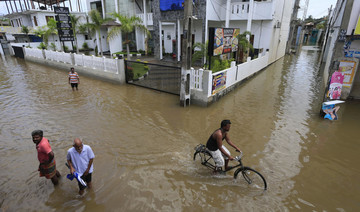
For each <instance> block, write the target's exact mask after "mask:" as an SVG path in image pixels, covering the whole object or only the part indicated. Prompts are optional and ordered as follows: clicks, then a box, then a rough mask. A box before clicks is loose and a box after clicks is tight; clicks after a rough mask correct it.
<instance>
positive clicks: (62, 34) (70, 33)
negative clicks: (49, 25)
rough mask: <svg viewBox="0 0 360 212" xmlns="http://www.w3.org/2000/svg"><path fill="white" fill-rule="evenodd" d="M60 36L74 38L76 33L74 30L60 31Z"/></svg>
mask: <svg viewBox="0 0 360 212" xmlns="http://www.w3.org/2000/svg"><path fill="white" fill-rule="evenodd" d="M58 32H59V35H61V36H73V35H74V32H73V31H72V29H58Z"/></svg>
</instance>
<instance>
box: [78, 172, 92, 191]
mask: <svg viewBox="0 0 360 212" xmlns="http://www.w3.org/2000/svg"><path fill="white" fill-rule="evenodd" d="M91 174H92V173H89V174H88V175H86V176H84V175H83V176H81V179H83V180H84V181H85V182H86V184H87V183H89V182H91ZM78 185H79V189H80V190H84V189H85V188H86V187H85V186H83V185H81V183H80V182H78Z"/></svg>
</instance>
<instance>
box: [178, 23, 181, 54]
mask: <svg viewBox="0 0 360 212" xmlns="http://www.w3.org/2000/svg"><path fill="white" fill-rule="evenodd" d="M177 59H178V61H180V59H181V27H180V20H179V19H178V20H177Z"/></svg>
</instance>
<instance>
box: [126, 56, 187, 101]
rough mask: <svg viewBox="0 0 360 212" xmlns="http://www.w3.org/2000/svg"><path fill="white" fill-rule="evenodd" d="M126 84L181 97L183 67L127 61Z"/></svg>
mask: <svg viewBox="0 0 360 212" xmlns="http://www.w3.org/2000/svg"><path fill="white" fill-rule="evenodd" d="M125 74H126V82H127V83H129V84H134V85H138V86H142V87H146V88H151V89H154V90H158V91H163V92H166V93H171V94H175V95H180V81H181V67H177V66H167V65H160V64H154V63H147V62H139V61H129V60H125Z"/></svg>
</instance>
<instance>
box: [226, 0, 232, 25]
mask: <svg viewBox="0 0 360 212" xmlns="http://www.w3.org/2000/svg"><path fill="white" fill-rule="evenodd" d="M230 3H231V0H227V1H226V19H225V28H229V22H230V13H231V9H230Z"/></svg>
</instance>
